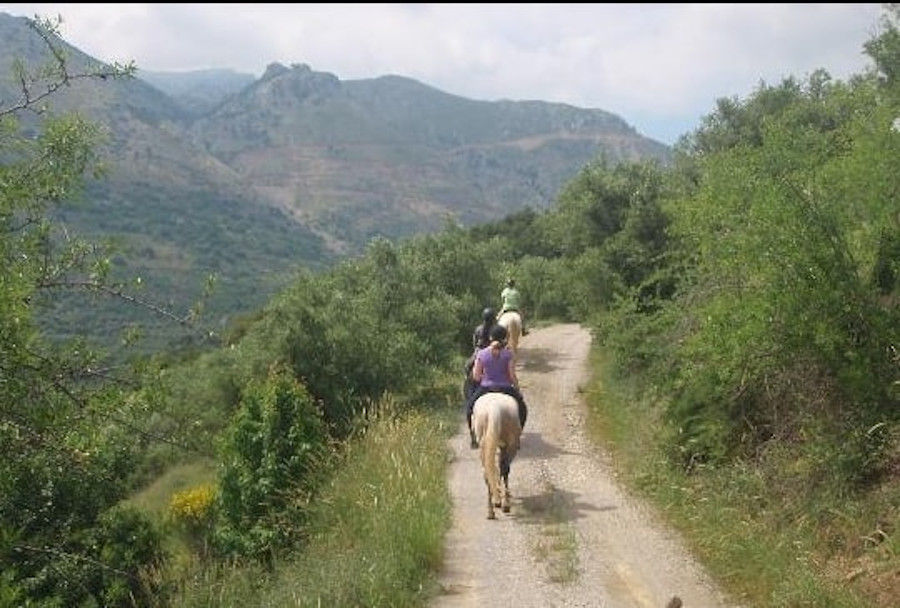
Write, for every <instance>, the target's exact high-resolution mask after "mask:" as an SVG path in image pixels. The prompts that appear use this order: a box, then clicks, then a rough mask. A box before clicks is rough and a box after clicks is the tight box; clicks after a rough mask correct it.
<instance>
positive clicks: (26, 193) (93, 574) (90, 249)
mask: <svg viewBox="0 0 900 608" xmlns="http://www.w3.org/2000/svg"><path fill="white" fill-rule="evenodd" d="M31 24H32V27H33V28H34V31H35V33H36V35H37V36H38V37H39V38H40V40H41V41H43V43H44V44H45V45H46V47H47V49H48V50H49V52H50V57H51V59H50V61H49V62H48V63H47V64H46V65H43V66H40V67H38V68H36V69H33V70H29V69H28V68H27V67H26V66H24V65H23V64H22V63H16V64H15V66H14V70H15V76H16V79H17V81H18V82H19V83H20V85H21V89H20V97H19V98H18V99H17V100H14V101H13V102H11V103H10V104H9V105H5V106H0V158H2V159H3V163H2V165H0V570H2V571H3V572H4V577H3V579H2V582H0V596H6V597H18V598H25V599H27V600H38V601H41V600H44V601H48V602H50V603H53V602H61V603H63V604H67V605H73V604H81V603H83V602H91V601H92V602H96V603H99V604H103V605H120V604H126V603H131V602H132V601H138V602H142V603H147V602H149V597H150V596H149V595H147V594H146V593H147V590H148V587H147V586H146V585H145V582H146V581H145V580H143V579H142V576H143V574H142V569H143V568H145V567H148V566H152V565H153V564H154V563H157V562H158V560H159V559H160V558H161V552H160V550H159V535H158V533H157V532H156V531H155V530H154V529H153V528H152V526H150V525H149V524H148V523H147V522H146V521H144V520H143V519H142V516H140V515H138V514H128V515H125V514H122V513H118V514H117V513H115V512H113V511H110V509H111V508H112V507H113V505H114V504H115V503H116V502H117V501H118V500H120V499H121V497H122V495H123V493H124V492H125V491H126V489H127V480H128V478H129V470H130V469H131V467H132V466H133V463H134V455H135V453H134V450H135V449H136V448H137V447H138V445H137V444H136V442H135V441H134V436H135V431H136V430H139V429H137V427H136V425H135V424H134V420H135V419H134V417H133V416H132V414H131V413H130V412H129V411H128V409H129V406H128V405H127V404H126V400H125V399H124V398H123V393H122V390H121V388H119V387H117V386H115V385H112V384H110V383H109V382H108V380H109V370H106V369H104V368H103V367H102V366H100V365H99V364H98V362H99V355H98V353H97V352H96V351H94V350H93V349H92V348H90V347H89V345H88V344H87V342H86V341H84V340H77V341H74V342H73V343H71V344H68V345H56V344H52V343H49V342H48V341H47V340H45V339H44V338H43V337H42V335H41V333H40V331H39V329H38V327H37V325H36V323H35V311H36V308H37V307H38V306H40V305H42V304H45V303H46V302H47V301H48V300H49V299H50V298H52V296H53V292H54V291H55V290H56V289H59V288H63V287H69V288H76V289H79V288H80V289H91V290H96V291H107V292H110V293H115V292H116V291H117V289H116V287H115V286H113V285H111V284H110V283H109V282H108V281H107V276H108V270H109V256H108V252H107V251H106V250H104V249H103V248H101V247H98V246H96V245H93V244H90V243H87V242H84V241H81V240H79V239H76V238H72V237H70V236H69V235H68V234H66V233H65V232H63V231H60V230H59V228H58V227H57V226H55V225H54V223H53V222H52V220H51V219H50V218H51V211H52V210H53V209H54V208H55V207H57V206H58V205H60V204H62V203H64V202H66V201H70V200H72V199H73V198H74V197H76V196H77V195H78V194H79V193H80V191H81V188H82V185H83V180H84V177H85V175H88V174H94V175H96V171H97V170H98V169H99V163H98V161H99V156H98V152H97V149H98V145H99V143H100V133H99V132H98V131H97V129H96V128H95V127H94V126H93V125H91V124H90V123H88V122H87V121H85V120H84V119H82V118H80V117H79V116H77V115H66V116H51V115H49V114H46V113H45V112H44V110H43V100H44V99H46V98H47V97H49V96H51V95H53V94H54V93H56V92H57V91H59V90H60V89H61V88H62V87H64V86H66V85H67V84H68V83H70V82H72V81H74V80H81V79H98V80H105V79H117V78H127V77H129V76H131V75H132V74H133V72H134V68H133V66H130V65H129V66H121V65H114V66H100V67H98V68H97V69H92V70H88V71H84V72H72V71H70V69H69V66H68V64H67V57H66V55H65V53H64V52H63V51H62V50H61V49H60V46H59V45H58V44H57V41H58V37H57V36H58V22H53V21H48V20H41V19H35V20H33V21H32V22H31ZM25 112H33V113H36V114H37V115H38V116H39V117H40V118H42V120H41V121H40V122H39V124H38V125H36V126H35V125H28V127H27V128H26V127H25V125H23V123H22V121H21V116H22V114H23V113H25ZM32 132H36V133H37V134H36V135H35V136H31V135H30V133H32ZM91 539H93V540H91ZM122 543H125V544H124V545H123V544H122ZM126 545H130V546H131V548H130V549H126ZM129 551H130V553H128V552H129ZM123 552H125V553H128V555H129V556H131V557H127V558H126V557H125V553H123ZM132 558H133V559H132ZM113 562H116V563H113Z"/></svg>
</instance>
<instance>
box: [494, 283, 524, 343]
mask: <svg viewBox="0 0 900 608" xmlns="http://www.w3.org/2000/svg"><path fill="white" fill-rule="evenodd" d="M500 299H501V300H503V305H502V306H501V307H500V314H503V313H504V312H506V311H507V310H514V311H516V312H517V313H519V316H520V317H521V318H522V335H523V336H524V335H527V334H528V332H527V331H526V330H525V314H524V313H523V312H522V295H521V294H520V293H519V290H518V289H516V282H515V280H514V279H507V280H506V287H505V288H504V289H503V291H502V292H501V293H500Z"/></svg>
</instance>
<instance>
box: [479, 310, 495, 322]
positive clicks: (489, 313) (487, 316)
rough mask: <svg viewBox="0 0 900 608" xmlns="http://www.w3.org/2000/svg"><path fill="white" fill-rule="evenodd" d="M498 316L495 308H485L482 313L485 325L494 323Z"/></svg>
mask: <svg viewBox="0 0 900 608" xmlns="http://www.w3.org/2000/svg"><path fill="white" fill-rule="evenodd" d="M496 316H497V313H495V312H494V309H493V308H485V309H484V310H483V311H481V318H482V319H484V322H485V323H493V321H494V319H495V318H496Z"/></svg>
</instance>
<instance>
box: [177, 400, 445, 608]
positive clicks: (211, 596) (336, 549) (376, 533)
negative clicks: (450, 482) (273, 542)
mask: <svg viewBox="0 0 900 608" xmlns="http://www.w3.org/2000/svg"><path fill="white" fill-rule="evenodd" d="M453 390H458V389H457V387H456V386H455V385H454V386H453ZM454 396H455V393H454ZM456 401H458V399H454V398H451V397H450V394H449V392H448V394H447V398H446V404H445V405H444V406H440V407H438V408H436V409H410V408H400V407H395V406H394V405H392V402H391V400H387V401H386V402H384V403H382V404H381V407H380V409H379V414H378V419H377V420H376V421H374V422H373V423H371V424H370V426H369V427H368V430H367V431H366V432H365V433H364V434H361V435H360V436H358V437H357V438H355V439H353V440H351V441H350V442H349V444H348V447H347V451H346V453H345V455H344V457H343V461H342V464H341V466H340V467H339V468H338V469H337V471H336V473H335V475H334V477H333V478H332V479H331V481H330V482H329V483H328V484H327V485H326V487H325V488H323V490H322V492H321V494H320V496H319V498H318V499H317V500H316V501H315V503H314V504H313V505H312V507H311V513H310V520H309V524H308V527H307V542H306V543H305V544H304V545H303V546H302V547H299V548H298V549H297V551H295V552H294V553H293V554H292V555H290V556H287V557H285V558H282V559H281V560H280V561H276V562H275V563H274V565H273V566H272V567H271V568H270V569H268V570H266V569H264V568H262V567H260V566H247V565H243V566H241V565H227V564H218V565H210V566H206V567H197V568H196V569H195V570H194V571H193V572H192V573H191V574H190V575H189V576H188V577H187V580H186V581H185V583H184V584H183V586H182V589H181V590H180V592H179V597H178V598H177V601H176V602H175V603H174V605H176V606H212V605H215V606H260V607H262V606H278V607H281V606H317V607H318V606H397V607H405V606H421V605H424V603H425V602H426V600H427V599H428V598H429V597H432V596H433V595H434V594H435V593H436V592H437V590H438V583H437V573H438V571H439V568H440V566H441V563H442V559H443V541H444V536H445V533H446V531H447V529H448V527H449V525H450V512H451V499H450V495H449V490H448V488H447V482H446V468H447V464H448V452H447V439H448V438H449V437H450V436H451V435H452V433H454V432H455V431H456V430H457V427H458V420H457V416H458V409H459V408H458V405H459V404H458V403H456ZM451 404H452V406H451Z"/></svg>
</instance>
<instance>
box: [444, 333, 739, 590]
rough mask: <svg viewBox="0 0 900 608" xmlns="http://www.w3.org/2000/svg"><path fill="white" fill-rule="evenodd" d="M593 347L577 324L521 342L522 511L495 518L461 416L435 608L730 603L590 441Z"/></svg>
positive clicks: (516, 487)
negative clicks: (584, 390) (586, 390)
mask: <svg viewBox="0 0 900 608" xmlns="http://www.w3.org/2000/svg"><path fill="white" fill-rule="evenodd" d="M589 348H590V334H589V333H588V332H587V331H586V330H585V329H583V328H581V327H580V326H578V325H571V324H569V325H554V326H552V327H547V328H544V329H535V330H533V331H532V332H531V333H529V335H528V336H527V337H526V338H524V339H523V341H522V342H521V344H520V350H519V362H518V368H517V370H518V374H519V380H520V383H521V387H522V393H523V394H524V395H525V400H526V402H527V403H528V410H529V414H528V422H527V424H526V426H525V432H524V434H523V435H522V449H521V451H520V452H519V454H518V455H517V457H516V459H515V460H514V461H513V464H512V472H511V474H510V479H509V481H510V491H511V492H512V495H513V501H512V511H511V513H510V514H504V513H502V512H501V511H500V510H499V509H498V510H497V519H496V520H493V521H491V520H488V519H487V517H486V515H487V506H486V500H487V497H486V489H485V485H484V479H483V477H482V471H481V465H480V463H479V461H478V450H472V449H470V448H469V444H468V432H467V431H466V430H465V421H462V424H461V426H460V430H459V433H458V434H457V435H456V436H455V437H454V438H453V439H452V440H451V442H450V450H451V453H452V456H453V462H452V463H451V467H450V488H451V492H452V495H453V503H454V510H453V513H454V516H453V517H454V519H453V525H452V528H451V530H450V532H449V535H448V538H447V553H446V556H445V562H444V571H443V572H442V574H441V577H440V581H441V584H442V587H443V590H444V592H443V594H442V595H440V596H439V597H437V598H436V599H435V600H434V601H433V602H432V606H433V607H434V608H445V607H459V606H470V607H476V606H477V607H481V606H516V607H535V608H538V607H540V608H545V607H549V606H560V607H561V606H573V607H574V606H585V607H587V606H590V607H604V608H606V607H608V608H631V607H634V608H665V607H666V606H667V604H669V603H670V602H672V598H673V597H674V596H678V598H679V599H680V600H682V601H683V605H684V607H685V608H701V607H702V608H716V607H720V606H721V607H726V606H731V604H729V603H727V600H726V599H725V598H724V597H723V596H722V595H721V593H720V592H719V591H717V589H716V587H715V586H714V585H713V584H712V583H711V582H710V581H709V579H708V577H706V576H705V575H704V573H703V572H702V570H701V569H700V568H699V567H698V566H697V564H696V563H695V561H694V560H693V559H692V558H691V556H690V554H689V553H688V552H687V551H686V550H685V548H684V546H683V544H682V543H681V542H680V541H679V539H678V538H677V536H676V535H675V534H674V533H673V532H671V531H669V530H667V529H665V527H664V526H662V525H661V524H660V523H659V520H658V518H656V517H655V516H654V515H653V512H652V511H651V510H650V509H649V507H647V506H645V505H643V504H641V503H640V502H638V501H637V500H635V499H634V498H632V497H630V496H629V495H627V494H626V493H625V491H624V489H623V488H621V487H619V485H618V484H617V483H616V481H615V479H614V474H613V472H612V470H611V468H610V466H609V464H608V459H607V458H606V457H605V456H604V454H603V453H602V452H601V451H600V449H599V448H597V447H596V446H594V445H592V444H591V443H590V442H589V440H588V439H587V438H586V436H585V432H584V428H585V424H584V421H585V416H586V411H585V406H584V403H583V401H582V399H581V396H580V391H579V389H580V388H581V387H582V386H583V385H584V383H585V382H586V381H587V363H586V361H587V355H588V350H589ZM673 605H677V602H674V603H673Z"/></svg>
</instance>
